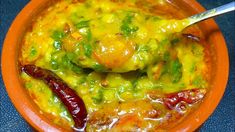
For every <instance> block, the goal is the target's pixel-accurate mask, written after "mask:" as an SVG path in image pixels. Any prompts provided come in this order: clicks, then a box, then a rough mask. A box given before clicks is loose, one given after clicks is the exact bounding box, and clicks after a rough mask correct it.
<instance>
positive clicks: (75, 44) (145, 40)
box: [19, 0, 210, 131]
mask: <svg viewBox="0 0 235 132" xmlns="http://www.w3.org/2000/svg"><path fill="white" fill-rule="evenodd" d="M42 14H43V15H39V16H38V18H37V19H36V20H35V22H34V23H33V24H32V29H31V30H30V31H28V32H27V33H26V34H25V37H24V40H23V44H22V47H21V54H20V58H19V62H20V64H21V65H26V64H34V65H36V66H39V67H42V68H45V69H48V70H50V71H52V72H54V73H55V74H56V75H58V76H59V77H60V78H61V79H62V80H63V81H64V82H66V83H67V84H68V85H69V86H70V87H71V88H72V89H74V90H75V91H76V92H77V94H78V95H79V96H80V97H81V98H82V99H83V101H84V103H85V105H86V109H87V112H88V121H87V128H86V129H87V130H88V131H91V130H100V131H107V130H114V131H120V130H124V131H126V130H154V129H168V128H169V124H174V123H175V122H176V121H180V120H182V119H183V118H184V117H185V116H187V114H189V113H190V111H192V110H193V109H194V108H196V106H197V105H198V104H199V102H200V101H198V102H195V103H192V104H187V103H185V102H184V101H183V102H180V103H179V104H176V105H175V106H174V108H170V109H169V108H167V106H166V105H165V104H164V101H165V95H169V97H170V94H172V93H177V92H181V91H185V90H191V89H195V88H197V89H199V91H200V92H201V93H202V94H203V95H204V94H205V93H206V91H207V90H208V87H209V83H208V82H209V78H210V76H209V75H210V57H209V56H210V55H209V52H208V47H207V45H206V44H205V42H204V41H203V39H204V38H203V35H202V33H201V31H200V30H199V28H198V27H196V26H192V27H190V28H188V29H186V30H184V31H183V32H182V33H174V34H170V33H168V32H164V31H155V29H159V28H157V27H158V25H161V24H162V23H164V21H168V20H170V19H171V20H172V19H180V18H184V16H185V15H184V13H183V12H182V11H181V10H180V8H179V7H177V6H175V5H173V4H171V3H168V2H167V1H164V0H156V1H154V0H146V1H143V0H129V1H125V0H110V1H109V0H102V1H101V0H86V1H84V2H79V1H76V0H64V1H58V2H57V3H56V4H54V5H52V6H50V7H49V8H48V9H46V10H45V11H43V13H42ZM154 27H156V28H154ZM189 34H190V35H191V34H193V37H192V36H191V37H190V35H189ZM195 36H196V37H195ZM110 43H112V44H110ZM21 78H22V81H23V84H24V86H25V88H26V89H27V91H28V93H29V95H30V96H31V97H32V99H33V100H34V102H35V103H36V104H37V105H38V106H39V108H40V109H41V111H42V112H43V113H44V114H46V115H50V116H49V117H50V119H51V121H53V122H54V123H56V124H58V125H61V126H68V127H69V126H71V127H72V126H73V125H74V121H73V119H72V118H71V115H70V113H69V112H68V111H67V109H66V108H65V106H64V105H63V104H62V103H61V101H60V100H59V98H58V97H56V96H55V95H54V94H53V93H52V91H51V90H50V89H49V88H48V86H47V85H46V84H44V83H43V82H42V81H40V80H36V79H34V78H32V77H30V76H29V75H27V74H26V73H25V72H22V73H21ZM193 94H194V93H193ZM172 96H173V95H172ZM186 102H187V101H186ZM123 126H125V127H123Z"/></svg>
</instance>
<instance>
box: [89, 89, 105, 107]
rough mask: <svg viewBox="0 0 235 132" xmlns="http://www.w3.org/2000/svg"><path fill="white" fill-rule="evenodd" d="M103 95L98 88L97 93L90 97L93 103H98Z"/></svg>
mask: <svg viewBox="0 0 235 132" xmlns="http://www.w3.org/2000/svg"><path fill="white" fill-rule="evenodd" d="M103 96H104V94H103V91H102V90H101V89H99V91H98V93H97V95H96V96H93V97H91V98H92V100H93V102H94V103H95V104H100V103H101V102H102V101H103V98H104V97H103Z"/></svg>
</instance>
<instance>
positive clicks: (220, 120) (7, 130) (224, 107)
mask: <svg viewBox="0 0 235 132" xmlns="http://www.w3.org/2000/svg"><path fill="white" fill-rule="evenodd" d="M231 1H233V0H198V2H200V3H201V4H202V5H203V6H204V7H206V8H207V9H211V8H213V7H217V6H219V5H222V4H226V3H228V2H231ZM28 2H29V0H0V44H1V46H0V50H1V51H2V44H3V41H4V38H5V35H6V33H7V31H8V28H9V26H10V25H11V23H12V21H13V20H14V18H15V17H16V15H17V13H19V12H20V10H21V9H22V8H23V7H24V6H25V5H26V4H27V3H28ZM216 22H217V23H218V24H219V27H220V29H221V30H222V32H223V34H224V37H225V39H226V42H227V47H228V51H229V56H230V75H229V82H228V84H227V88H226V91H225V94H224V96H223V99H222V100H221V102H220V104H219V105H218V107H217V108H216V110H215V111H214V113H213V114H212V115H211V116H210V118H209V119H208V120H207V121H206V122H205V123H204V124H203V125H202V126H201V128H200V129H199V130H200V131H202V132H204V131H205V132H235V48H234V47H235V13H234V12H232V13H228V14H226V15H223V16H219V17H217V18H216ZM212 101H213V100H212ZM30 131H33V129H32V128H31V126H30V125H29V124H28V123H27V122H26V121H25V120H24V119H23V118H22V117H21V116H20V114H19V113H18V112H17V111H16V110H15V108H14V106H13V105H12V103H11V101H10V99H9V97H8V95H7V93H6V90H5V86H4V84H3V81H2V76H1V75H0V132H30Z"/></svg>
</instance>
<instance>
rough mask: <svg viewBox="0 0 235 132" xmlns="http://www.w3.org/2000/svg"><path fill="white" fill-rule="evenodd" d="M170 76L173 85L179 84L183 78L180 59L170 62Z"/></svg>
mask: <svg viewBox="0 0 235 132" xmlns="http://www.w3.org/2000/svg"><path fill="white" fill-rule="evenodd" d="M169 70H170V74H171V78H172V79H171V80H172V82H173V83H177V82H178V81H179V80H180V79H181V77H182V64H181V63H180V61H179V59H176V60H173V61H171V62H170V69H169Z"/></svg>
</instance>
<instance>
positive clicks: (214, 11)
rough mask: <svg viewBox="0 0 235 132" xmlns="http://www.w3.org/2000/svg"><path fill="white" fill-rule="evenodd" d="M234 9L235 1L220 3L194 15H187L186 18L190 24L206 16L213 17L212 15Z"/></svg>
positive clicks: (204, 18)
mask: <svg viewBox="0 0 235 132" xmlns="http://www.w3.org/2000/svg"><path fill="white" fill-rule="evenodd" d="M234 10H235V2H230V3H228V4H226V5H222V6H220V7H217V8H214V9H211V10H208V11H205V12H203V13H200V14H196V15H194V16H191V17H189V18H188V19H189V20H190V24H189V25H192V24H194V23H197V22H200V21H203V20H206V19H208V18H211V17H214V16H218V15H221V14H224V13H227V12H230V11H234Z"/></svg>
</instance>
